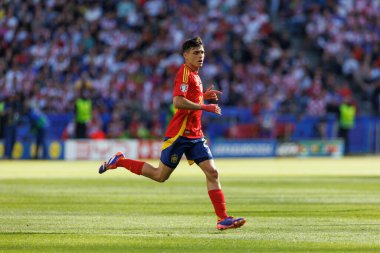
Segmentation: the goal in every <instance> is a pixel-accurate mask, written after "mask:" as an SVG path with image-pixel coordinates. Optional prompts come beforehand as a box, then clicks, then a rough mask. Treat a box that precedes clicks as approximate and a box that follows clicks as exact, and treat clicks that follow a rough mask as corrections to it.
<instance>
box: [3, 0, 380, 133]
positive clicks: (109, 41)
mask: <svg viewBox="0 0 380 253" xmlns="http://www.w3.org/2000/svg"><path fill="white" fill-rule="evenodd" d="M379 13H380V1H378V0H356V1H354V0H335V1H334V0H319V1H317V0H314V1H313V0H303V1H302V0H292V1H286V0H272V1H264V0H255V1H245V0H225V1H222V0H209V1H206V0H198V1H194V0H193V1H191V0H167V1H164V0H150V1H148V0H146V1H145V0H135V1H130V0H121V1H119V0H118V1H116V0H108V1H86V0H82V1H81V0H47V1H42V0H12V1H1V3H0V43H1V44H0V99H1V100H0V101H1V103H2V107H3V110H2V111H1V115H2V121H3V122H2V124H1V125H2V126H4V125H6V124H7V122H8V123H9V122H11V123H12V122H15V121H17V118H16V117H18V115H22V114H24V113H26V111H28V110H25V108H26V107H29V109H30V108H32V109H36V110H38V111H40V112H43V113H45V114H67V113H74V111H75V108H74V107H75V105H76V102H75V101H76V99H77V98H78V96H79V95H80V93H85V94H86V96H88V97H89V98H91V100H92V103H93V106H92V110H93V112H92V113H93V115H92V120H91V123H90V127H89V135H90V134H91V132H99V131H100V132H103V133H104V135H105V136H106V137H108V138H119V137H121V136H125V134H126V132H128V136H131V137H144V136H153V137H154V136H159V137H161V136H162V134H163V129H164V127H165V126H164V124H163V123H162V121H160V119H159V115H160V114H161V113H162V112H168V113H169V111H170V110H169V108H170V106H169V105H170V104H171V100H172V86H173V80H174V75H175V73H176V70H177V69H178V67H179V66H180V64H182V62H183V60H182V56H181V52H180V48H181V45H182V42H183V41H184V40H185V39H187V38H189V37H192V36H195V35H199V36H201V37H202V38H203V41H204V43H205V49H206V62H205V64H204V67H203V68H202V70H201V73H200V74H201V77H202V78H203V83H204V85H205V86H206V87H208V86H209V85H211V84H215V86H216V88H217V89H220V90H222V91H223V95H222V98H221V101H220V104H221V105H222V106H235V107H244V108H249V109H250V112H251V113H252V116H253V117H258V118H259V117H260V116H261V115H262V114H263V113H269V114H274V113H276V114H292V115H296V116H297V117H302V116H303V115H311V116H321V117H324V116H326V114H327V113H328V112H329V110H330V109H331V108H333V107H334V106H338V105H339V104H340V103H341V102H342V101H343V99H344V98H346V97H348V98H352V99H353V100H354V102H355V104H356V106H357V107H358V110H359V112H360V113H361V114H369V115H374V114H378V115H379V114H380V105H379V100H380V99H379V96H380V95H379V94H380V81H379V80H380V15H379ZM4 108H8V109H7V110H5V109H4ZM0 109H1V107H0ZM104 114H107V115H110V116H109V120H108V121H107V124H105V122H104V121H103V118H102V117H100V116H99V115H104ZM70 133H71V134H70ZM72 133H73V131H70V130H68V133H66V134H67V135H68V137H70V136H71V135H72Z"/></svg>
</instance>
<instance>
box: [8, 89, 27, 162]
mask: <svg viewBox="0 0 380 253" xmlns="http://www.w3.org/2000/svg"><path fill="white" fill-rule="evenodd" d="M23 105H24V97H23V95H22V94H20V93H12V94H10V95H9V96H8V97H7V98H6V99H5V105H4V112H5V113H4V118H5V120H4V121H5V129H4V135H5V139H4V146H5V155H4V158H6V159H12V158H13V148H14V145H15V143H16V138H17V127H18V125H19V124H20V122H21V115H22V111H23Z"/></svg>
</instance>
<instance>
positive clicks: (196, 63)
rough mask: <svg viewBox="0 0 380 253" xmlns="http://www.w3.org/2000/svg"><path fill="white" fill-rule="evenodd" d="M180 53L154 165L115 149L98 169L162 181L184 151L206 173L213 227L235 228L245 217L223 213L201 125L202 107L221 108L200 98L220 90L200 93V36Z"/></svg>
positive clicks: (216, 110) (214, 96)
mask: <svg viewBox="0 0 380 253" xmlns="http://www.w3.org/2000/svg"><path fill="white" fill-rule="evenodd" d="M182 53H183V57H184V59H185V64H183V65H182V66H181V67H180V69H179V70H178V72H177V75H176V78H175V82H174V92H173V104H174V107H175V113H174V116H173V118H172V119H171V121H170V122H169V125H168V127H167V130H166V133H165V139H164V142H163V145H162V151H161V158H160V162H159V165H158V167H154V166H152V165H150V164H148V163H146V162H143V161H136V160H132V159H128V158H126V157H125V156H124V154H123V153H122V152H118V153H116V154H115V155H114V156H112V157H111V158H110V159H109V160H108V161H105V162H104V163H103V164H102V165H101V166H100V168H99V173H100V174H102V173H104V172H106V171H107V170H110V169H116V168H117V167H124V168H126V169H128V170H129V171H131V172H132V173H134V174H137V175H143V176H145V177H148V178H150V179H152V180H155V181H157V182H165V181H166V180H167V179H168V178H169V177H170V175H171V174H172V173H173V171H174V169H175V168H176V167H177V165H178V163H179V161H180V160H181V157H182V155H183V154H185V155H186V158H187V160H188V162H189V164H190V165H191V164H193V163H194V162H195V163H196V164H197V165H198V166H199V167H200V168H201V169H202V171H203V172H204V174H205V175H206V180H207V189H208V194H209V197H210V200H211V202H212V204H213V206H214V210H215V214H216V215H217V217H218V221H217V225H216V227H217V229H219V230H224V229H229V228H238V227H241V226H243V225H244V223H245V222H246V219H245V218H234V217H232V216H228V215H227V211H226V201H225V198H224V194H223V191H222V189H221V185H220V181H219V177H218V170H217V169H216V167H215V164H214V160H213V156H212V154H211V151H210V149H209V147H208V145H207V141H206V139H205V138H204V135H203V132H202V127H201V116H202V110H203V111H208V112H212V113H216V114H219V115H221V109H220V107H219V106H218V105H217V104H204V103H203V101H204V100H217V99H218V97H217V94H221V92H220V91H217V90H213V86H211V87H210V88H208V89H207V90H206V92H204V93H203V87H202V81H201V79H200V77H199V75H198V70H199V69H200V68H201V67H202V65H203V61H204V57H205V51H204V48H203V42H202V40H201V38H200V37H195V38H192V39H189V40H187V41H185V42H184V43H183V45H182Z"/></svg>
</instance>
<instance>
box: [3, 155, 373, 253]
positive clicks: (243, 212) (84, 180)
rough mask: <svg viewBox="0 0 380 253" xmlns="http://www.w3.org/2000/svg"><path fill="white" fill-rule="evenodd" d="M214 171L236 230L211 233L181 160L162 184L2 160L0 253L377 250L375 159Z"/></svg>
mask: <svg viewBox="0 0 380 253" xmlns="http://www.w3.org/2000/svg"><path fill="white" fill-rule="evenodd" d="M150 162H152V163H154V164H157V161H150ZM216 165H217V167H218V169H219V171H220V177H221V182H222V186H223V189H224V193H225V196H226V200H227V208H228V210H229V214H230V215H234V216H244V217H246V218H247V223H246V225H245V226H244V227H242V228H239V229H235V230H226V231H218V230H216V228H215V226H216V217H215V215H214V213H213V209H212V205H211V203H210V201H209V198H208V195H207V190H206V186H205V178H204V175H203V174H202V172H201V170H200V169H199V168H198V167H197V166H191V167H190V166H188V165H187V163H186V162H185V161H182V162H181V164H180V166H179V167H178V168H177V169H176V171H175V172H174V173H173V174H172V177H171V178H170V179H169V181H167V182H165V183H164V184H160V183H156V182H153V181H150V180H148V179H146V178H144V177H138V176H136V175H133V174H131V173H129V172H128V171H126V170H124V169H118V170H115V171H110V172H107V173H105V174H103V175H98V173H97V169H98V166H99V162H93V161H83V162H82V161H79V162H69V161H67V162H48V161H0V252H144V253H149V252H173V253H174V252H176V253H177V252H197V253H198V252H207V253H210V252H218V253H220V252H222V253H223V252H229V253H231V252H233V253H235V252H360V253H361V252H380V157H360V158H344V159H324V158H315V159H311V158H310V159H240V160H238V159H229V160H227V159H226V160H224V159H217V160H216Z"/></svg>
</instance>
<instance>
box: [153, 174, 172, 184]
mask: <svg viewBox="0 0 380 253" xmlns="http://www.w3.org/2000/svg"><path fill="white" fill-rule="evenodd" d="M168 179H169V176H167V175H160V176H158V178H157V180H156V181H157V182H159V183H164V182H165V181H166V180H168Z"/></svg>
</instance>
